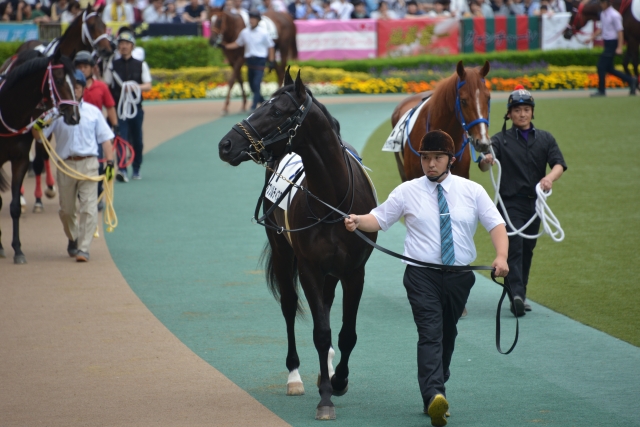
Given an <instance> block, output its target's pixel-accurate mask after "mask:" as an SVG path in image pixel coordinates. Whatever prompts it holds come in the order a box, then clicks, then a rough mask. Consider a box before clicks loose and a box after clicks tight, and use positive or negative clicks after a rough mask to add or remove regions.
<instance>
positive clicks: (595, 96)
mask: <svg viewBox="0 0 640 427" xmlns="http://www.w3.org/2000/svg"><path fill="white" fill-rule="evenodd" d="M589 96H590V97H591V98H597V97H599V96H607V95H606V94H605V93H604V92H600V91H598V92H595V93H592V94H591V95H589Z"/></svg>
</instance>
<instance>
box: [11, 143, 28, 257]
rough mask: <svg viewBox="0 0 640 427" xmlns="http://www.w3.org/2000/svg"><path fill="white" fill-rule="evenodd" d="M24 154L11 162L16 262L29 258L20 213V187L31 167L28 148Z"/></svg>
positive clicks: (13, 242) (12, 243) (13, 241)
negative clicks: (21, 229) (21, 241)
mask: <svg viewBox="0 0 640 427" xmlns="http://www.w3.org/2000/svg"><path fill="white" fill-rule="evenodd" d="M23 154H24V155H22V156H20V158H19V159H16V160H14V161H12V162H11V175H12V176H11V204H10V205H9V212H10V213H11V219H12V220H13V240H12V241H11V246H12V247H13V251H14V256H13V262H14V264H26V263H27V258H26V257H25V256H24V253H23V252H22V244H21V243H20V215H21V214H22V207H21V206H20V189H21V187H22V181H23V180H24V176H25V175H26V174H27V169H29V153H28V150H27V151H26V152H25V153H23Z"/></svg>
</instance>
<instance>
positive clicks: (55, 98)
mask: <svg viewBox="0 0 640 427" xmlns="http://www.w3.org/2000/svg"><path fill="white" fill-rule="evenodd" d="M58 68H64V65H63V64H57V65H53V64H52V63H51V62H49V65H47V71H46V72H45V74H44V77H43V79H42V84H41V85H40V92H41V93H42V94H43V96H44V94H45V85H46V84H47V83H48V84H49V98H50V99H51V102H52V103H53V108H56V109H57V108H58V106H59V105H64V104H67V105H74V106H77V105H78V102H77V101H76V100H75V98H76V96H75V92H74V90H73V85H71V84H69V85H70V86H71V88H70V89H71V94H72V95H73V100H65V99H62V97H61V96H60V92H58V88H57V87H56V85H55V82H54V81H53V70H54V69H58ZM67 78H68V76H67V75H65V79H67ZM5 82H6V80H4V81H2V83H0V89H1V88H2V86H4V84H5ZM67 83H69V80H68V79H67ZM47 113H48V111H45V112H44V113H42V114H41V115H40V116H38V118H36V119H35V120H33V121H32V122H31V123H29V124H27V125H26V126H24V127H22V128H21V129H14V128H12V127H11V126H9V125H8V124H7V122H5V120H4V117H2V110H0V123H2V125H3V126H4V127H5V129H7V130H8V131H10V132H12V133H9V134H6V133H5V134H0V137H2V138H9V137H12V136H16V135H23V134H25V133H27V132H29V131H30V130H31V128H33V125H34V124H35V123H36V122H37V121H38V120H40V119H42V118H44V117H45V116H46V114H47Z"/></svg>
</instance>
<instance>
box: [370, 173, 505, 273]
mask: <svg viewBox="0 0 640 427" xmlns="http://www.w3.org/2000/svg"><path fill="white" fill-rule="evenodd" d="M437 184H438V183H437V182H431V181H429V180H428V179H427V177H426V176H423V177H422V178H416V179H414V180H411V181H407V182H404V183H402V184H400V185H399V186H398V187H396V189H395V190H393V191H392V192H391V194H390V195H389V198H388V199H387V200H386V201H385V202H384V203H383V204H381V205H380V206H378V207H377V208H375V209H373V210H372V211H371V214H372V215H373V216H374V217H375V218H376V219H377V220H378V224H379V225H380V228H381V229H382V231H386V230H388V229H389V227H391V225H393V224H394V223H395V222H396V221H398V220H399V219H400V218H401V217H403V216H404V218H405V224H406V226H407V236H406V238H405V240H404V255H405V256H407V257H410V258H414V259H417V260H420V261H423V262H430V263H433V264H442V256H441V252H440V208H439V206H438V190H437V188H436V186H437ZM440 185H442V188H443V189H444V195H445V199H447V205H448V206H449V213H450V215H451V231H452V233H453V247H454V251H455V256H456V262H455V264H454V265H469V264H471V263H472V262H473V261H474V260H475V259H476V247H475V244H474V242H473V236H474V234H475V233H476V228H477V225H478V221H480V223H481V224H482V225H483V226H484V228H486V230H487V231H491V230H492V229H493V228H494V227H496V226H497V225H500V224H504V220H503V219H502V216H500V213H499V212H498V209H497V208H496V206H495V205H494V204H493V201H492V200H491V198H490V197H489V195H488V194H487V192H486V191H485V190H484V188H482V186H481V185H480V184H478V183H475V182H473V181H469V180H468V179H465V178H460V177H458V176H455V175H451V174H449V175H448V176H447V177H446V178H445V179H444V180H443V181H442V182H441V183H440ZM403 262H405V263H407V264H411V263H408V262H406V261H403ZM412 265H413V264H412Z"/></svg>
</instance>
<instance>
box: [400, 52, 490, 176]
mask: <svg viewBox="0 0 640 427" xmlns="http://www.w3.org/2000/svg"><path fill="white" fill-rule="evenodd" d="M489 69H490V66H489V62H485V64H484V66H483V67H482V68H479V67H478V68H465V67H464V65H463V64H462V61H460V62H458V66H457V67H456V72H455V73H454V74H453V75H452V76H451V77H448V78H447V79H445V80H443V81H442V82H440V83H439V84H438V86H437V87H436V89H435V90H434V91H433V92H423V93H419V94H416V95H412V96H410V97H408V98H406V99H405V100H403V101H402V102H401V103H400V104H399V105H398V106H397V107H396V108H395V110H394V111H393V114H392V116H391V125H392V126H394V127H395V125H396V124H397V123H398V121H399V120H400V118H402V116H403V115H404V114H405V113H406V112H407V111H409V110H410V109H412V108H414V107H416V106H418V105H419V104H420V103H421V101H422V100H423V99H424V98H427V97H428V98H429V99H428V101H427V102H426V104H425V105H424V106H423V107H422V109H421V110H420V113H419V116H418V117H417V120H416V122H415V125H414V126H413V128H412V129H411V133H410V134H409V141H408V142H409V143H410V144H409V143H407V144H406V147H405V145H403V147H402V151H401V152H400V153H395V155H396V162H397V164H398V171H399V172H400V177H401V178H402V181H409V180H412V179H414V178H419V177H421V176H423V175H424V172H423V171H422V166H421V164H420V155H419V154H418V153H417V150H418V149H419V146H420V141H421V140H422V137H423V136H424V135H425V134H426V133H427V132H428V131H429V130H436V129H440V130H442V131H444V132H447V133H448V134H449V135H451V138H453V140H454V141H455V143H456V162H455V164H454V166H453V167H452V169H451V172H452V173H453V174H455V175H458V176H462V177H464V178H469V165H470V164H471V155H470V150H467V149H466V146H467V145H468V143H469V142H470V143H471V144H472V145H473V147H474V148H475V149H476V150H478V151H479V152H483V153H484V152H486V151H488V150H489V145H490V144H491V141H490V139H489V134H488V132H489V121H488V119H489V101H490V99H491V94H490V92H489V89H488V88H487V87H486V85H485V83H484V78H485V77H486V76H487V74H489Z"/></svg>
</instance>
